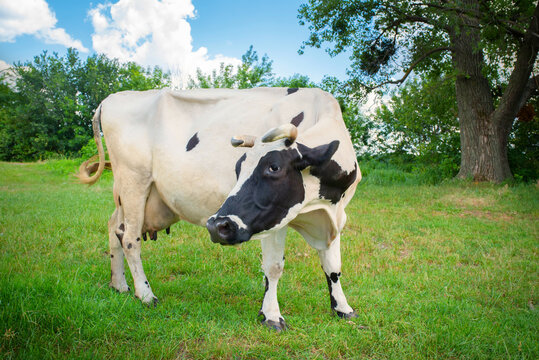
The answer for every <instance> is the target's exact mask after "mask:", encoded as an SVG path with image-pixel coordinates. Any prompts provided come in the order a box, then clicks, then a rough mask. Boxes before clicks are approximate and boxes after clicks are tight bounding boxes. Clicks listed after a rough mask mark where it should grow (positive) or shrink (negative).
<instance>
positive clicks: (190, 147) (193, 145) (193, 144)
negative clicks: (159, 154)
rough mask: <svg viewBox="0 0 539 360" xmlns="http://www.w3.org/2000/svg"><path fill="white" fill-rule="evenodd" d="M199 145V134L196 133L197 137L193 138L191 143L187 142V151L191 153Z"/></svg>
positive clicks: (190, 140)
mask: <svg viewBox="0 0 539 360" xmlns="http://www.w3.org/2000/svg"><path fill="white" fill-rule="evenodd" d="M197 144H198V133H195V135H193V136H191V138H190V139H189V141H188V142H187V145H186V146H185V150H187V151H191V150H193V148H194V147H195V146H197Z"/></svg>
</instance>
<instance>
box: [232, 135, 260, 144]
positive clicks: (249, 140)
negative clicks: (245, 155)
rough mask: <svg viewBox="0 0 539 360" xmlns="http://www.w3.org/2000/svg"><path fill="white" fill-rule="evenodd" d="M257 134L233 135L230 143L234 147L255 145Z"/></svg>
mask: <svg viewBox="0 0 539 360" xmlns="http://www.w3.org/2000/svg"><path fill="white" fill-rule="evenodd" d="M255 140H256V136H252V135H240V136H233V137H232V139H230V143H231V144H232V146H234V147H253V145H254V144H255Z"/></svg>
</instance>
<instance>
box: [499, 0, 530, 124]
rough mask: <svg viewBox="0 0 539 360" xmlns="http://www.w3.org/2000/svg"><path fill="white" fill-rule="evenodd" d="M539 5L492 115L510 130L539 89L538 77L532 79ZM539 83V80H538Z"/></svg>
mask: <svg viewBox="0 0 539 360" xmlns="http://www.w3.org/2000/svg"><path fill="white" fill-rule="evenodd" d="M538 32H539V4H537V7H536V8H535V11H534V12H533V17H532V19H531V21H530V23H529V26H528V29H527V30H526V35H525V36H524V40H523V41H522V43H521V45H520V48H519V49H518V52H517V59H516V61H515V66H514V68H513V71H512V73H511V76H509V82H508V83H507V87H506V89H505V91H504V93H503V95H502V97H501V99H500V103H499V105H498V108H497V109H496V110H495V111H494V113H493V114H492V120H493V121H494V122H496V123H498V124H500V125H501V126H504V127H505V128H507V129H508V131H509V130H510V128H511V127H510V126H511V124H513V119H514V118H515V116H516V114H517V112H518V110H520V108H521V107H522V106H523V105H524V104H525V102H526V101H527V99H528V97H529V96H530V94H531V93H533V90H534V89H535V88H536V87H537V83H536V79H537V78H538V77H537V76H533V77H531V78H530V75H531V74H532V70H533V66H534V64H535V61H536V59H537V52H538V50H539V41H538V38H537V37H535V36H534V34H537V33H538ZM538 81H539V79H538Z"/></svg>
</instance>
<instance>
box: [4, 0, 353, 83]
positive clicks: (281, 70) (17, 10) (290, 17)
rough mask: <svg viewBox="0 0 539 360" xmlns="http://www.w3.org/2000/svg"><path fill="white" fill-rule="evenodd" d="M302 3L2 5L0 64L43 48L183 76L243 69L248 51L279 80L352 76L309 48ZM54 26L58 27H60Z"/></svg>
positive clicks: (340, 62) (117, 0)
mask: <svg viewBox="0 0 539 360" xmlns="http://www.w3.org/2000/svg"><path fill="white" fill-rule="evenodd" d="M302 2H304V1H298V0H273V1H259V0H251V1H247V0H239V1H217V0H161V1H158V0H109V1H108V2H105V1H104V0H94V1H86V0H16V1H14V0H0V60H3V61H5V62H7V63H13V62H17V61H22V62H24V61H26V60H30V59H32V57H33V56H35V55H38V54H40V53H41V52H42V51H43V50H48V51H56V52H58V53H59V54H64V53H65V50H66V48H67V46H74V47H78V48H79V50H80V54H81V56H82V57H85V56H87V55H90V54H92V53H95V52H103V53H105V54H106V55H107V56H109V57H118V58H119V59H120V60H122V61H126V60H134V61H137V62H138V63H141V64H142V65H150V66H152V65H160V66H162V67H164V68H165V69H167V67H168V68H169V69H170V70H171V71H172V72H175V73H179V74H181V75H182V76H185V75H186V74H188V73H192V72H193V71H194V69H196V67H202V68H203V69H204V70H209V69H211V68H212V67H215V66H217V64H219V62H221V61H225V62H230V63H237V62H238V61H239V59H241V55H242V54H244V53H245V51H246V50H247V49H248V48H249V46H250V45H253V46H254V49H255V50H256V51H257V52H258V53H259V54H260V55H262V54H268V56H269V57H270V58H271V59H272V60H273V70H274V73H275V74H276V75H277V76H290V75H293V74H294V73H300V74H303V75H308V76H309V77H310V78H311V79H312V80H314V81H320V80H321V79H322V77H323V76H324V75H326V74H327V75H332V76H337V77H338V78H340V79H345V78H346V72H345V71H346V67H347V65H348V63H349V61H348V59H347V56H346V55H341V56H339V57H338V58H330V57H329V55H327V54H326V53H325V52H324V51H323V50H320V49H312V48H307V49H306V51H305V54H304V55H298V53H297V50H298V49H299V48H300V46H301V43H302V41H304V40H306V39H307V37H308V30H307V28H306V27H304V26H300V25H299V24H298V19H297V10H298V8H299V5H300V4H301V3H302ZM54 20H56V22H55V21H54Z"/></svg>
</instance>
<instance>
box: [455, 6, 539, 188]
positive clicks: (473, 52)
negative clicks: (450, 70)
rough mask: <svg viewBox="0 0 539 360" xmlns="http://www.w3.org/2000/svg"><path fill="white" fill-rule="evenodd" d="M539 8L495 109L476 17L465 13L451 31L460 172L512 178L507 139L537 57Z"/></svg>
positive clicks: (490, 178) (485, 178)
mask: <svg viewBox="0 0 539 360" xmlns="http://www.w3.org/2000/svg"><path fill="white" fill-rule="evenodd" d="M463 2H464V3H466V5H467V6H468V7H470V8H472V9H473V8H474V6H477V1H476V0H465V1H463ZM538 8H539V6H538ZM537 14H538V10H537V9H536V11H535V13H534V18H533V19H532V21H531V23H530V28H529V29H528V32H527V37H526V38H525V39H524V40H523V42H522V43H521V47H520V49H519V52H518V56H517V61H516V63H515V68H514V70H513V72H512V74H511V76H510V79H509V83H508V86H507V88H506V90H505V92H504V94H503V96H502V98H501V99H500V102H499V106H498V108H497V109H495V108H494V99H493V97H492V93H491V89H490V85H489V82H488V80H487V79H486V77H485V76H484V75H483V73H482V70H483V68H484V66H485V63H484V59H483V53H482V50H481V49H480V45H479V44H480V37H479V36H480V34H479V30H478V28H479V23H478V21H477V20H476V19H473V18H469V17H467V16H466V15H461V16H460V20H461V24H459V25H460V26H459V27H458V29H454V30H453V31H450V39H451V45H452V59H453V64H454V66H455V69H456V71H457V78H456V82H455V91H456V97H457V106H458V116H459V122H460V140H461V165H460V171H459V173H458V175H457V177H459V178H472V179H473V180H475V181H492V182H497V183H499V182H502V181H504V180H507V179H511V178H512V174H511V170H510V168H509V160H508V158H507V144H508V138H509V133H510V131H511V128H512V125H513V121H514V119H515V116H516V114H517V112H518V110H519V107H518V105H519V104H520V103H521V102H522V97H523V96H525V94H526V86H527V84H528V78H529V77H530V74H531V71H532V68H533V65H534V62H535V59H536V57H537V38H536V36H534V35H532V34H534V33H537V18H538V16H537Z"/></svg>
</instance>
